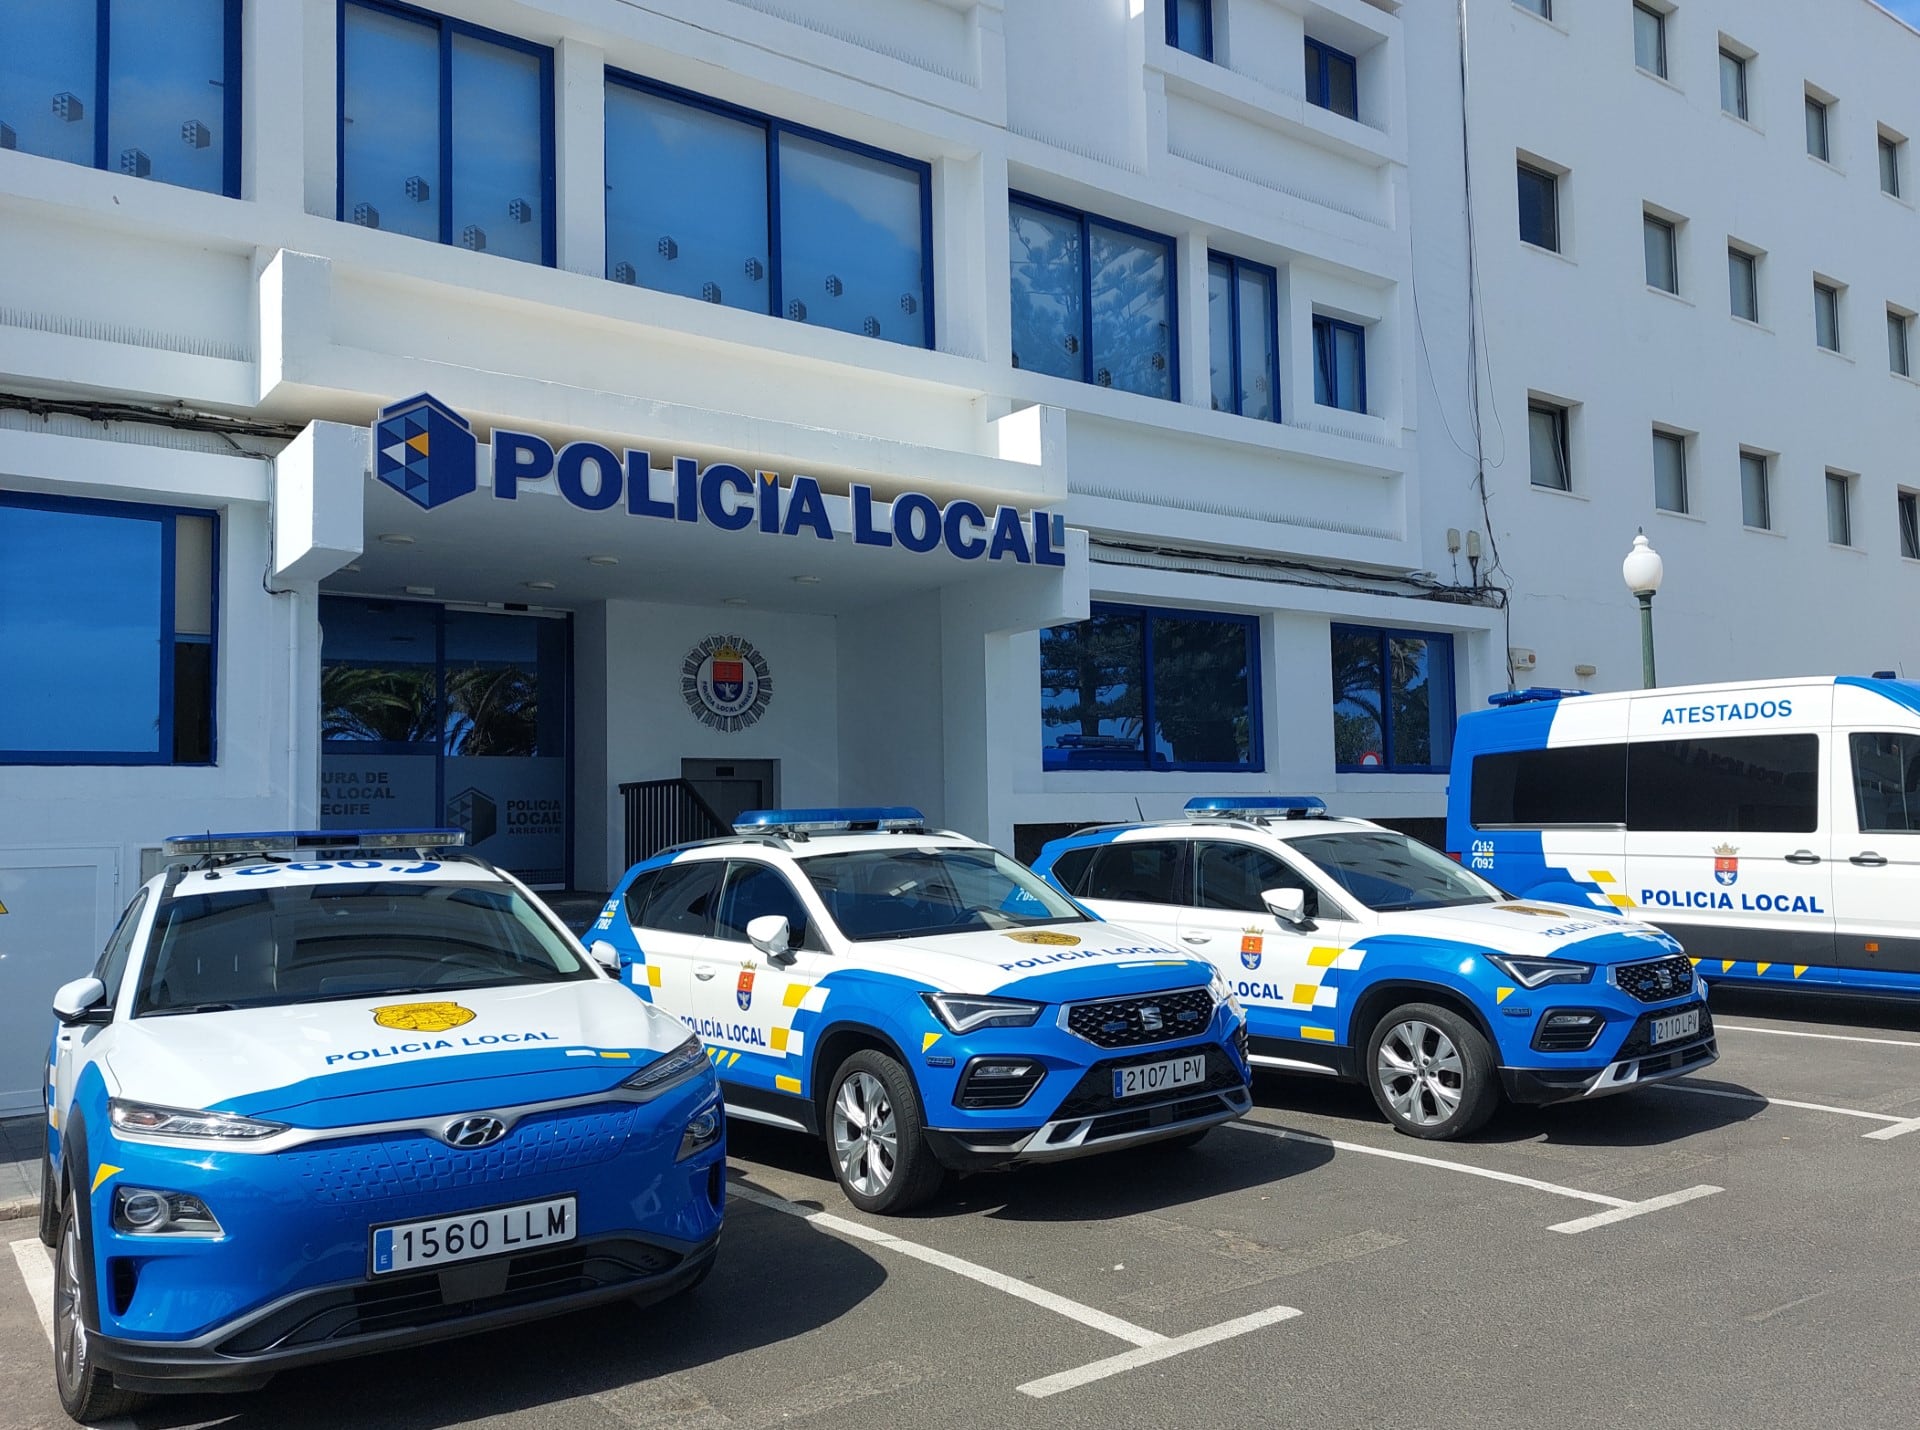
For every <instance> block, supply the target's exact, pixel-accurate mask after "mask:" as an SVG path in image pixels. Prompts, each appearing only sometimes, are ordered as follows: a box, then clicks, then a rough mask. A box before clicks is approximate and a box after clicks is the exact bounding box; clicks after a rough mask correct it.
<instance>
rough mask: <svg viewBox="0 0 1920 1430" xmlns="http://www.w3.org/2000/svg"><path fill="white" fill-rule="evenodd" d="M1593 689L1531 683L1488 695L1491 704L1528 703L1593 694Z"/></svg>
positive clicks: (1488, 702) (1488, 701)
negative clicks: (1520, 688)
mask: <svg viewBox="0 0 1920 1430" xmlns="http://www.w3.org/2000/svg"><path fill="white" fill-rule="evenodd" d="M1591 694H1593V692H1592V691H1591V690H1557V689H1555V688H1554V687H1553V686H1551V685H1529V686H1528V687H1527V688H1526V689H1525V690H1501V691H1498V692H1496V693H1494V694H1492V695H1489V696H1488V697H1487V704H1489V705H1526V704H1529V703H1531V702H1533V701H1535V700H1564V699H1566V698H1567V697H1568V696H1571V695H1591Z"/></svg>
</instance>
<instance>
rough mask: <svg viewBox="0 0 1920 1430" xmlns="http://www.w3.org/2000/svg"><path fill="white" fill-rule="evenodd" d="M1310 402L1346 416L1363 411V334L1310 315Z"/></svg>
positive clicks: (1347, 325) (1356, 326)
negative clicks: (1337, 410) (1343, 411)
mask: <svg viewBox="0 0 1920 1430" xmlns="http://www.w3.org/2000/svg"><path fill="white" fill-rule="evenodd" d="M1313 400H1314V401H1315V402H1316V403H1318V404H1319V405H1320V406H1322V407H1338V408H1342V409H1344V410H1345V411H1348V412H1365V411H1366V410H1367V330H1366V329H1365V328H1363V327H1361V326H1360V325H1359V324H1358V323H1347V322H1342V321H1341V320H1340V319H1339V318H1329V317H1326V316H1324V315H1322V314H1320V313H1315V314H1314V315H1313Z"/></svg>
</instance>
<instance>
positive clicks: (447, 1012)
mask: <svg viewBox="0 0 1920 1430" xmlns="http://www.w3.org/2000/svg"><path fill="white" fill-rule="evenodd" d="M473 1017H474V1014H473V1009H471V1008H462V1007H461V1006H460V1005H459V1004H458V1003H389V1004H387V1006H386V1007H384V1008H375V1009H374V1010H373V1021H374V1022H376V1023H378V1024H379V1025H380V1026H381V1027H383V1028H398V1029H399V1030H400V1031H401V1032H403V1033H445V1032H450V1031H451V1030H453V1029H454V1028H458V1027H460V1026H461V1025H462V1024H464V1023H471V1022H472V1021H473Z"/></svg>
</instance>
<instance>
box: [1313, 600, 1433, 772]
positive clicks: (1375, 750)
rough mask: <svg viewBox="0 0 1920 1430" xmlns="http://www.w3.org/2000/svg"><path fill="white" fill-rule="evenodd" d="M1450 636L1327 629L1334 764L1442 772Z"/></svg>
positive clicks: (1347, 767)
mask: <svg viewBox="0 0 1920 1430" xmlns="http://www.w3.org/2000/svg"><path fill="white" fill-rule="evenodd" d="M1453 724H1454V700H1453V637H1452V636H1448V635H1440V634H1436V633H1433V632H1429V631H1388V630H1380V629H1377V628H1375V627H1371V626H1335V627H1334V628H1333V746H1334V763H1335V765H1336V766H1337V767H1338V768H1340V769H1343V770H1403V771H1414V772H1420V773H1432V772H1436V771H1444V770H1445V769H1446V768H1447V765H1448V762H1449V761H1450V760H1451V759H1452V758H1453Z"/></svg>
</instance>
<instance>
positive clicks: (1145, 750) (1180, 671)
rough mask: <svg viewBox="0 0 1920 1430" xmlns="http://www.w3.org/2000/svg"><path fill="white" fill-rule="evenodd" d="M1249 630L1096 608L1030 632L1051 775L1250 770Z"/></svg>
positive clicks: (1253, 656) (1165, 613) (1252, 664)
mask: <svg viewBox="0 0 1920 1430" xmlns="http://www.w3.org/2000/svg"><path fill="white" fill-rule="evenodd" d="M1259 685H1260V679H1259V623H1258V622H1257V621H1256V620H1254V618H1253V617H1251V616H1234V615H1223V614H1217V613H1214V612H1210V611H1180V610H1142V609H1139V608H1136V607H1129V606H1102V605H1096V606H1095V607H1094V608H1093V610H1092V612H1091V614H1090V616H1089V618H1088V619H1087V620H1084V621H1079V622H1076V623H1074V624H1072V625H1064V626H1055V627H1053V628H1052V629H1051V630H1047V631H1044V632H1042V633H1041V637H1040V687H1041V696H1040V722H1041V748H1042V762H1043V764H1044V766H1045V768H1047V769H1050V770H1138V769H1163V770H1174V769H1180V770H1194V769H1206V770H1259V769H1263V768H1264V767H1265V766H1264V764H1263V762H1262V758H1261V753H1260V701H1259Z"/></svg>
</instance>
